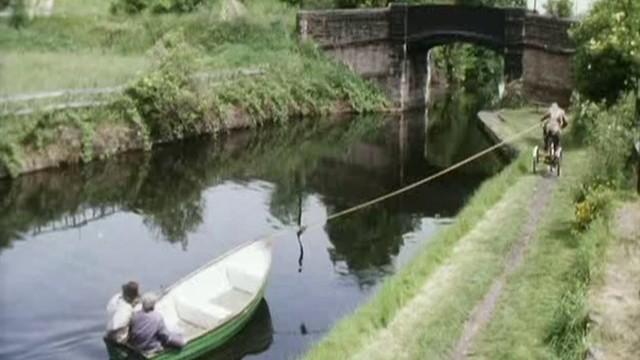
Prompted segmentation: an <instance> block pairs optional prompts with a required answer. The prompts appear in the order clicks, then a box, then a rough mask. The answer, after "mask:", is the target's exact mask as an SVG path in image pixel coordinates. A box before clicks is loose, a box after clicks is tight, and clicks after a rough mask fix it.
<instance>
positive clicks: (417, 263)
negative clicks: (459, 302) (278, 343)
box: [306, 156, 528, 359]
mask: <svg viewBox="0 0 640 360" xmlns="http://www.w3.org/2000/svg"><path fill="white" fill-rule="evenodd" d="M527 160H528V158H527V157H526V156H520V157H519V158H518V160H517V161H515V162H514V163H512V164H511V165H509V166H508V167H507V168H506V169H505V170H503V171H502V172H501V173H500V174H499V175H497V176H495V177H494V178H492V179H491V180H488V181H487V182H485V183H484V184H483V185H482V186H481V187H480V188H479V189H478V190H477V191H476V193H475V194H474V196H473V197H472V198H471V200H470V201H469V204H468V205H467V206H466V207H465V208H464V210H463V211H462V212H461V213H460V215H458V217H457V219H456V222H455V223H454V224H453V225H451V226H450V227H449V228H447V229H446V230H444V231H443V232H442V233H440V234H439V235H437V236H436V237H435V239H434V240H433V241H431V242H429V244H428V245H427V246H425V248H424V249H422V250H421V252H420V254H418V255H417V256H416V257H415V258H414V259H413V260H412V261H411V262H410V264H408V265H407V266H406V267H405V268H404V269H403V270H402V271H401V272H399V273H398V274H397V275H395V276H393V277H392V278H390V279H388V280H387V281H386V282H385V283H384V285H383V286H382V288H381V289H380V291H379V292H378V294H377V295H376V296H375V297H374V298H373V299H372V300H371V301H370V302H369V303H367V304H365V305H364V306H362V307H361V308H359V309H358V310H357V311H356V312H355V313H354V314H352V315H350V316H348V317H347V318H345V319H344V320H342V321H340V322H339V323H338V324H337V325H336V327H335V328H334V329H333V330H332V331H331V332H330V333H329V335H328V336H327V337H326V338H325V339H324V340H323V341H322V342H320V343H319V344H318V345H316V346H315V347H313V348H312V349H311V351H310V352H309V353H308V354H307V355H306V358H307V359H345V358H349V357H350V356H352V355H353V354H355V353H357V352H358V351H359V350H361V349H362V348H363V347H364V346H365V345H366V342H367V340H368V339H370V338H371V337H373V336H374V334H375V333H376V332H377V331H379V330H381V329H383V328H384V327H386V326H387V325H388V324H389V322H390V321H391V320H392V319H393V318H394V316H395V315H396V313H397V312H398V311H399V310H400V309H401V308H402V307H403V306H404V305H406V304H407V302H409V301H410V300H411V299H412V298H413V297H414V296H415V295H416V293H417V292H418V291H419V290H420V289H421V287H422V286H423V285H424V283H425V281H426V280H427V279H428V278H429V277H430V276H431V275H432V274H433V273H434V272H435V271H436V270H437V269H438V268H439V267H440V266H441V265H442V264H443V263H444V262H445V261H447V259H449V257H450V256H451V254H452V251H453V249H454V248H455V246H456V245H457V244H458V242H459V240H460V239H461V238H463V237H464V236H465V235H466V234H467V233H469V231H471V229H472V228H473V227H474V226H475V225H476V224H477V223H478V222H479V221H480V220H481V219H482V218H483V217H484V215H485V213H486V212H487V211H488V210H489V209H490V208H492V207H493V206H494V205H495V204H496V203H497V202H498V201H499V200H500V199H501V198H502V196H503V194H504V193H505V192H506V191H507V189H509V188H510V187H511V186H513V185H514V184H515V183H516V182H517V181H518V180H519V179H520V178H521V176H522V174H523V173H524V172H525V171H526V169H527V164H528V161H527Z"/></svg>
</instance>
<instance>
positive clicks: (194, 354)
mask: <svg viewBox="0 0 640 360" xmlns="http://www.w3.org/2000/svg"><path fill="white" fill-rule="evenodd" d="M262 296H263V292H262V291H261V292H260V294H259V296H257V297H256V298H255V299H254V301H253V302H251V304H250V305H249V306H248V307H247V308H245V309H244V310H243V311H242V312H241V313H239V314H238V315H237V316H235V317H233V318H231V319H230V320H229V321H227V322H226V323H225V324H224V325H222V326H221V327H219V328H217V329H215V330H212V331H210V332H208V333H206V334H204V335H202V336H200V337H198V338H196V339H194V340H191V341H190V342H189V343H188V344H187V345H185V346H184V347H183V348H182V349H180V350H176V349H169V350H166V351H163V352H161V353H159V354H156V355H153V356H151V357H146V356H144V355H143V354H142V353H140V352H139V351H136V350H135V349H133V348H131V347H129V346H124V345H120V344H115V343H113V342H110V341H107V340H105V342H106V344H107V351H108V353H109V359H111V360H131V359H141V360H142V359H153V360H191V359H197V358H198V357H199V356H202V355H205V354H206V353H208V352H210V351H212V350H214V349H216V348H218V347H220V346H221V345H223V344H224V343H226V342H227V341H229V340H230V339H231V338H232V337H233V336H234V335H236V334H237V333H238V332H240V330H242V329H243V328H244V327H245V325H247V323H248V322H249V320H251V317H252V316H253V314H254V313H255V311H256V309H257V308H258V305H259V304H260V301H261V300H262Z"/></svg>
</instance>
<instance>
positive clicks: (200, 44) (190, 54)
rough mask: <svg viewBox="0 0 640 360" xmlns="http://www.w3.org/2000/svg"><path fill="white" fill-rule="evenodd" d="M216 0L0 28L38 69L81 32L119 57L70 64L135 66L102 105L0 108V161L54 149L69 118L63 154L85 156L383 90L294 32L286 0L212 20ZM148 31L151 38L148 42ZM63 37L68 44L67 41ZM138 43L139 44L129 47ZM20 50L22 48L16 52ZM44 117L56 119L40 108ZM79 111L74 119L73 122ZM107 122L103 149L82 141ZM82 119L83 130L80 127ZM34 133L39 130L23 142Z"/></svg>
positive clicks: (368, 103)
mask: <svg viewBox="0 0 640 360" xmlns="http://www.w3.org/2000/svg"><path fill="white" fill-rule="evenodd" d="M89 5H91V3H90V4H89ZM96 6H97V5H96ZM220 6H221V4H209V7H206V6H205V5H204V4H203V5H202V6H200V7H199V8H198V11H197V12H196V13H193V14H186V15H180V16H178V15H174V14H166V15H151V14H149V15H140V17H135V18H132V17H126V16H125V17H123V16H117V17H111V16H109V15H103V16H104V17H101V18H99V19H102V20H98V22H96V23H88V24H87V23H86V22H80V19H83V18H84V15H81V16H80V15H79V16H78V17H77V18H76V17H74V16H70V17H69V18H66V17H55V16H54V17H52V18H50V19H38V20H37V21H36V22H34V23H33V24H32V26H30V27H29V28H28V29H25V30H24V31H15V30H9V31H8V32H7V33H5V32H4V31H2V32H0V44H1V43H4V44H6V45H7V48H8V49H9V51H10V53H9V55H8V58H9V59H13V58H14V56H16V58H15V59H17V55H13V54H14V53H16V54H17V53H18V52H20V51H23V50H26V49H32V50H31V52H30V53H28V54H30V55H31V56H32V57H33V58H35V57H38V58H39V59H40V61H42V62H44V63H45V64H46V66H47V67H48V68H49V70H51V69H52V68H56V67H62V66H68V65H67V64H62V63H57V62H58V61H64V62H65V63H66V62H67V61H69V59H72V60H71V63H73V62H75V59H83V60H88V59H91V57H92V56H94V55H97V54H95V53H93V52H92V53H87V52H86V51H89V50H90V49H91V46H92V45H91V44H97V45H98V46H100V48H101V51H104V52H106V54H107V56H109V57H111V60H114V61H113V62H114V63H115V64H116V68H117V66H119V65H118V64H119V63H121V64H122V67H123V69H124V71H123V74H120V76H118V74H117V73H114V72H113V71H110V70H113V68H111V69H109V68H108V67H107V68H106V69H105V68H99V67H97V66H95V67H94V66H90V65H88V66H86V67H84V66H80V67H78V69H80V70H82V69H83V68H84V69H86V70H88V71H97V72H98V73H99V74H98V75H94V74H92V77H93V78H95V79H99V80H97V81H100V82H101V83H103V84H104V83H107V84H109V81H113V80H110V79H108V76H107V75H109V76H111V77H113V78H119V77H124V76H122V75H124V74H132V73H133V72H134V70H133V69H127V67H128V65H132V67H134V68H138V69H144V72H143V73H142V74H139V75H138V76H136V80H134V81H130V82H129V83H128V84H127V85H126V87H125V91H124V93H123V94H122V95H117V96H115V97H111V98H109V99H108V100H107V101H108V102H109V103H110V105H108V106H106V107H104V108H101V109H96V110H81V111H65V112H64V114H48V113H47V112H46V111H45V112H43V113H36V114H34V115H31V116H30V119H21V120H20V124H19V125H17V124H15V121H16V120H14V119H9V118H5V119H0V129H3V130H6V131H7V133H10V134H11V136H7V137H3V138H2V139H0V159H4V160H5V161H6V162H7V164H10V165H5V167H7V168H8V170H9V171H10V172H11V173H12V174H14V175H16V174H17V173H20V172H21V171H25V170H28V169H24V168H23V167H22V166H21V164H24V163H25V162H26V160H28V159H26V158H25V156H27V154H30V155H28V156H33V154H39V153H44V152H46V151H45V150H46V149H49V150H50V149H51V147H55V148H57V149H59V148H60V145H62V144H60V143H57V142H56V141H59V139H61V137H60V136H50V134H58V135H60V134H61V133H64V134H67V135H68V136H71V137H72V138H73V136H79V135H78V134H79V133H78V131H77V130H81V131H80V133H82V134H83V135H82V139H83V140H82V141H80V143H82V144H85V145H86V146H84V147H83V149H82V151H81V152H82V154H83V156H82V157H81V158H80V159H77V160H73V159H72V160H71V161H80V160H81V161H88V160H91V159H92V158H94V157H96V156H98V157H99V156H108V154H110V153H112V152H114V151H117V149H118V148H121V147H125V148H127V147H131V146H133V147H134V148H139V147H144V148H148V147H149V146H150V144H151V143H153V142H165V141H171V140H175V139H180V138H183V137H187V136H193V135H196V134H201V133H215V132H216V131H218V130H220V129H225V128H226V127H227V121H237V122H240V123H243V124H246V125H259V124H264V123H266V122H269V121H275V122H277V123H284V122H285V121H288V120H290V119H292V118H294V117H296V116H300V115H314V114H327V113H330V112H335V111H355V112H370V111H374V110H381V109H384V108H385V106H386V104H387V103H386V100H385V98H384V96H383V95H382V93H381V92H380V91H379V90H378V89H377V88H375V87H374V86H372V85H371V84H369V83H367V82H365V81H363V80H362V79H360V78H359V77H357V76H356V75H355V74H353V73H351V72H350V71H349V70H348V69H347V68H346V67H344V66H341V65H338V64H336V63H333V62H331V61H330V60H328V59H327V58H326V57H324V55H322V53H321V52H320V51H318V50H317V49H315V47H314V46H313V45H311V44H299V43H298V42H297V40H296V37H295V36H294V35H293V27H292V19H293V13H294V11H295V10H294V9H291V8H289V7H287V6H285V5H281V4H279V3H277V2H258V3H255V4H254V6H253V7H249V8H248V11H249V12H250V13H251V14H252V15H253V16H251V17H246V18H245V17H241V18H236V19H233V20H221V19H220V18H218V17H217V16H218V15H219V11H220ZM101 21H104V23H101ZM105 24H110V25H108V27H110V26H117V28H118V30H117V31H116V32H115V33H117V34H118V35H117V36H114V35H113V34H111V35H109V34H106V35H105V33H104V32H101V31H98V29H100V28H102V27H103V26H104V25H105ZM116 24H117V25H116ZM0 27H2V25H1V24H0ZM86 27H89V29H86ZM45 29H47V30H45ZM203 29H205V30H203ZM153 39H157V40H156V41H154V43H150V41H151V40H153ZM70 40H72V42H70ZM43 44H46V45H43ZM71 44H73V47H78V48H79V49H80V52H79V53H77V52H76V50H74V48H73V47H70V46H71ZM94 46H95V45H94ZM47 47H49V50H50V51H51V53H41V51H42V48H47ZM145 48H146V51H145V53H140V50H141V49H142V50H145ZM91 51H93V50H91ZM49 54H52V55H53V56H49ZM76 54H78V57H76V56H77V55H76ZM90 54H91V55H90ZM21 56H22V55H21ZM100 57H102V56H100ZM21 59H22V57H21ZM29 62H30V61H29V59H27V60H26V63H27V64H28V63H29ZM83 62H84V61H83ZM87 62H88V63H90V62H89V61H87ZM21 64H23V61H17V60H16V61H15V63H14V62H8V65H9V66H8V67H11V68H9V69H6V70H5V69H3V71H7V72H8V73H9V74H14V73H13V72H12V71H11V70H12V69H21V70H20V71H19V73H18V74H15V75H9V77H10V78H13V77H14V76H15V77H17V78H20V77H21V75H22V74H24V73H25V72H28V71H31V70H30V68H28V67H25V66H23V65H21ZM102 64H103V65H104V63H102ZM247 68H248V69H250V70H252V71H253V72H254V74H255V75H252V76H242V75H234V72H233V69H247ZM74 70H75V69H74ZM116 72H117V70H116ZM103 76H104V80H102V77H103ZM67 78H68V77H67V76H62V77H60V74H59V73H57V72H55V71H49V72H47V74H46V76H45V77H44V78H43V79H35V81H41V82H40V85H42V84H45V86H46V85H48V86H49V88H50V89H51V88H53V89H55V87H54V86H52V85H50V82H52V81H58V80H62V81H64V83H65V84H70V82H68V80H67ZM103 81H104V82H103ZM111 84H112V83H111ZM3 86H4V84H3ZM6 86H9V87H10V88H8V91H9V93H11V92H12V91H15V89H17V88H19V87H20V86H23V87H26V88H29V89H32V88H33V87H35V85H34V84H24V83H21V82H20V81H18V82H17V83H9V84H7V85H6ZM5 89H6V88H5ZM71 100H73V99H71ZM50 118H55V119H57V120H56V121H54V122H50V121H45V120H44V119H50ZM80 123H81V124H82V126H81V127H80V128H76V126H77V125H78V124H80ZM109 123H112V124H114V126H116V127H118V128H120V127H124V128H123V129H121V130H120V131H119V132H118V134H120V135H119V136H120V137H116V138H113V137H112V138H111V141H113V142H115V143H114V144H112V145H113V146H112V148H113V149H112V150H109V151H108V152H107V153H106V154H105V153H103V152H102V151H97V152H94V151H93V148H95V147H96V146H94V145H95V143H100V142H101V141H102V140H104V139H106V137H108V136H110V135H109V134H108V133H109V131H107V130H106V129H104V128H108V124H109ZM85 125H87V126H85ZM89 129H94V131H85V130H89ZM42 134H46V135H42ZM74 134H75V135H74ZM123 134H129V135H123ZM34 139H40V140H38V141H37V142H34ZM42 139H44V140H42ZM118 142H120V143H118ZM72 143H75V142H72ZM124 144H127V145H124ZM62 147H63V148H64V146H62ZM98 149H99V150H104V147H103V146H98ZM58 152H59V151H58ZM60 156H62V155H60ZM67 160H68V159H67Z"/></svg>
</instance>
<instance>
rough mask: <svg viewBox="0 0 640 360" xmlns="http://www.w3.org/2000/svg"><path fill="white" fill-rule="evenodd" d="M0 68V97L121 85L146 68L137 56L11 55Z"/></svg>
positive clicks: (3, 60)
mask: <svg viewBox="0 0 640 360" xmlns="http://www.w3.org/2000/svg"><path fill="white" fill-rule="evenodd" d="M1 61H2V63H1V65H0V96H2V95H8V94H21V93H36V92H44V91H53V90H60V89H71V88H92V87H108V86H114V85H121V84H124V83H126V82H128V81H130V80H131V79H132V78H134V77H135V75H136V74H137V73H139V72H141V71H143V70H145V69H146V68H147V67H148V60H147V59H146V58H145V57H144V56H140V55H114V54H100V53H95V52H83V53H59V52H31V51H27V52H12V53H8V54H4V55H3V56H2V58H1Z"/></svg>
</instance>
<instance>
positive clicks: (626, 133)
mask: <svg viewBox="0 0 640 360" xmlns="http://www.w3.org/2000/svg"><path fill="white" fill-rule="evenodd" d="M574 100H575V101H576V102H575V103H574V108H573V113H574V114H575V119H574V122H575V124H574V130H572V131H573V135H575V136H576V137H577V138H578V139H579V140H582V141H584V142H586V143H587V144H588V145H590V146H589V149H588V151H589V155H590V166H589V168H590V173H591V177H592V178H593V179H598V181H611V182H612V183H613V184H614V186H618V185H623V183H622V182H623V181H624V180H625V178H626V176H625V169H626V165H627V163H628V161H629V159H630V157H631V155H632V151H633V142H634V140H635V139H637V136H638V128H637V127H636V125H635V111H636V110H635V98H634V96H633V95H632V94H627V95H625V96H623V97H622V98H621V99H620V100H619V101H618V102H616V103H615V104H613V105H612V106H608V107H607V106H606V104H604V103H594V102H592V101H589V100H580V99H579V97H578V96H575V97H574Z"/></svg>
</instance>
